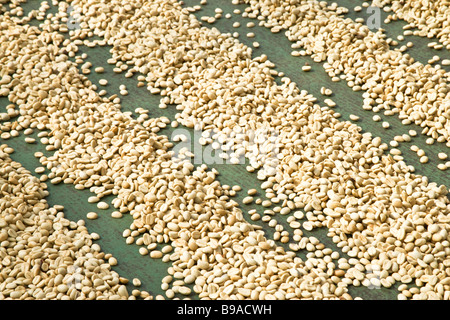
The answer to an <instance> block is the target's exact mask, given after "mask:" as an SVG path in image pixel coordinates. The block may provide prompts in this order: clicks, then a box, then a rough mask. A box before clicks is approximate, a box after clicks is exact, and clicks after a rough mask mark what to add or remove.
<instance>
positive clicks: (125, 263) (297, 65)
mask: <svg viewBox="0 0 450 320" xmlns="http://www.w3.org/2000/svg"><path fill="white" fill-rule="evenodd" d="M337 2H338V4H339V5H341V6H344V7H347V8H349V13H348V14H346V15H345V16H346V17H349V18H352V19H356V18H357V17H367V15H366V13H365V10H362V11H361V12H358V13H356V12H354V11H353V7H354V6H355V5H357V4H358V3H356V2H355V1H349V0H345V1H337ZM330 3H331V1H330ZM38 4H39V2H38V1H30V2H28V3H26V4H24V5H23V7H24V9H25V12H28V10H30V9H33V8H37V7H38ZM196 4H199V0H195V1H193V0H187V1H185V5H186V6H193V5H196ZM218 7H220V8H221V9H223V17H222V18H221V19H218V20H217V21H216V22H215V23H214V24H209V23H206V22H203V25H204V26H206V27H209V28H212V27H215V28H217V29H219V30H220V31H221V32H224V33H233V32H235V31H237V32H239V34H240V36H239V40H240V41H241V42H242V43H244V44H246V45H248V46H250V47H252V43H253V42H254V41H257V42H259V43H260V47H259V48H254V49H253V55H254V56H255V57H256V56H259V55H261V54H266V55H267V56H268V58H269V60H270V61H272V62H273V63H274V64H275V65H276V67H275V69H276V70H277V71H282V72H284V74H285V76H286V77H289V78H290V79H291V80H292V81H294V82H295V83H297V85H298V87H299V88H300V89H304V90H307V91H308V92H309V93H311V94H312V95H314V96H315V97H316V98H317V103H318V104H320V105H323V106H324V105H325V104H324V102H323V100H324V99H325V98H327V97H325V96H323V95H321V94H320V88H321V87H326V88H330V89H332V90H333V95H332V96H331V97H330V98H331V99H332V100H334V101H335V102H336V103H337V106H336V107H335V110H336V112H339V113H341V115H342V117H341V120H343V121H344V120H349V115H351V114H355V115H358V116H359V117H360V120H359V121H358V122H357V124H358V125H359V126H360V127H361V132H371V133H372V134H373V135H374V136H379V137H381V138H382V141H383V142H385V143H388V142H389V141H391V140H393V138H394V136H396V135H401V134H405V133H408V130H411V129H415V130H416V131H417V132H418V133H419V134H418V135H417V136H416V137H412V140H411V141H410V142H402V143H400V146H399V147H398V149H400V150H401V151H402V153H403V156H404V158H405V162H406V163H407V164H409V165H413V166H414V167H415V168H416V173H417V174H421V175H425V176H427V177H428V178H429V180H430V181H432V182H436V183H437V184H438V185H441V184H444V185H446V186H447V187H449V186H450V183H449V182H450V179H449V172H450V171H448V170H447V171H440V170H439V169H438V168H437V164H438V163H440V162H442V161H440V160H439V159H438V157H437V154H438V153H439V152H445V153H449V150H448V148H447V147H446V146H445V144H443V143H434V144H433V145H427V144H426V143H425V140H426V138H427V137H426V136H424V135H421V134H420V132H421V128H420V127H419V126H416V125H413V124H412V125H407V126H405V125H402V124H401V121H400V120H399V118H398V117H397V116H396V115H394V116H385V115H383V114H382V113H379V115H380V116H381V118H382V119H383V121H388V122H389V123H390V125H391V126H390V128H389V129H383V128H382V126H381V122H374V121H373V120H372V116H373V115H374V114H375V113H374V112H373V111H366V110H363V109H362V105H363V98H362V93H363V91H360V92H354V91H353V90H352V89H351V88H350V87H349V86H347V83H346V81H340V82H332V81H331V79H330V77H329V76H328V75H327V74H326V72H325V70H324V68H323V66H322V65H321V63H316V62H314V61H313V60H312V59H311V57H309V56H304V57H302V56H300V57H294V56H292V55H291V51H292V49H291V44H292V43H291V42H290V41H289V40H288V39H287V38H286V36H285V35H284V32H280V33H278V34H273V33H271V32H270V30H269V29H267V28H264V27H261V26H259V25H258V22H259V21H258V20H256V19H249V18H243V17H242V16H241V15H237V14H234V13H233V10H234V9H236V8H239V9H241V10H243V9H245V7H246V5H233V4H231V1H224V0H209V1H208V4H207V5H204V6H202V10H200V11H198V12H195V15H196V16H197V18H198V19H200V17H201V16H204V15H206V16H214V9H215V8H218ZM52 9H53V8H52ZM53 10H54V9H53ZM50 12H52V11H51V10H50ZM226 13H231V15H232V17H231V18H230V19H226V18H225V17H224V16H225V14H226ZM381 13H382V19H381V26H382V28H383V29H385V33H386V35H387V36H388V37H392V38H394V39H396V37H397V36H398V35H400V34H402V33H403V30H402V27H403V26H404V25H405V24H406V23H405V22H403V21H394V22H391V23H389V24H386V23H383V20H384V18H385V17H386V16H387V13H385V12H383V11H382V12H381ZM236 21H238V22H240V24H241V26H240V27H239V28H234V27H233V26H232V24H233V22H236ZM250 21H253V22H255V24H256V26H255V27H253V28H247V26H246V24H247V22H250ZM39 23H40V22H39V21H33V22H32V24H33V25H37V26H38V25H39ZM248 32H253V33H254V34H255V37H254V38H248V37H247V36H246V34H247V33H248ZM408 41H411V42H413V43H414V46H413V47H412V48H410V49H408V51H407V52H408V53H409V54H410V55H411V56H412V57H413V58H414V59H416V60H418V61H420V62H422V63H424V64H426V63H427V61H428V60H429V59H431V58H432V57H433V56H434V55H439V56H440V57H441V59H449V58H450V53H449V52H448V51H447V50H445V49H444V50H440V51H437V50H434V49H430V48H428V46H427V43H429V42H431V41H436V39H428V38H420V37H417V36H405V40H404V41H399V45H398V46H396V47H400V46H401V45H404V44H406V43H407V42H408ZM109 49H110V47H108V46H105V47H95V48H88V47H84V46H81V47H80V50H79V52H78V54H79V55H81V53H86V54H87V55H88V57H87V59H86V61H90V62H91V63H92V64H93V67H92V70H93V68H95V67H98V66H103V67H104V68H105V73H104V74H96V73H95V72H92V73H91V74H89V75H88V78H89V79H90V80H91V81H92V82H93V83H95V84H97V85H98V81H99V79H101V78H106V79H108V82H109V84H108V85H107V86H106V87H102V86H100V85H98V87H99V90H100V89H103V88H105V89H106V90H107V91H108V95H112V94H115V93H117V94H119V86H120V85H121V84H125V85H126V86H127V90H128V91H129V95H127V96H121V95H119V96H120V97H121V104H122V110H123V111H130V112H132V113H133V114H135V113H134V110H135V109H136V108H138V107H142V108H144V109H148V110H149V115H150V117H160V116H166V117H168V118H169V119H171V120H174V119H175V114H176V113H177V112H178V111H177V110H176V109H175V107H174V106H169V107H168V108H167V109H160V108H159V107H158V105H159V102H160V99H161V96H159V95H153V94H151V93H150V92H149V91H147V89H146V88H145V86H144V87H141V88H138V87H137V80H136V76H134V77H132V78H126V77H125V76H124V74H116V73H114V72H113V70H112V69H113V67H114V66H112V65H109V64H107V62H106V61H107V59H108V58H110V57H111V54H110V52H109ZM305 62H307V63H309V64H310V65H311V66H312V70H311V71H310V72H303V71H301V66H303V65H304V64H305ZM443 68H447V71H449V69H450V67H443ZM80 72H81V71H80ZM8 104H9V101H8V100H7V99H6V98H0V110H2V111H3V110H4V109H5V107H6V105H8ZM13 120H14V119H13ZM349 121H350V120H349ZM172 130H173V128H170V127H168V128H165V129H164V130H162V131H161V132H160V134H165V135H167V136H169V138H170V136H171V132H172ZM187 130H189V131H190V132H193V131H192V130H190V129H187ZM32 136H34V137H36V134H33V135H32ZM37 141H38V142H37V143H35V144H27V143H25V141H24V135H23V134H20V135H19V136H18V137H15V138H10V139H8V140H1V141H0V142H1V143H2V144H7V145H9V146H10V147H12V148H14V150H15V152H14V153H13V154H12V155H11V157H12V159H13V160H15V161H18V162H20V163H21V164H22V165H23V166H24V167H25V168H27V169H28V170H29V171H31V172H32V173H33V174H35V173H34V169H35V168H36V167H38V166H40V163H39V161H38V160H37V158H35V157H34V153H35V152H37V151H41V152H43V153H44V154H45V155H47V156H49V155H51V153H49V152H47V151H46V150H45V146H44V145H43V144H41V143H40V142H39V139H37ZM412 144H415V145H417V146H419V147H420V148H422V149H424V150H425V151H426V153H427V155H428V157H429V159H430V161H429V163H427V164H421V163H420V162H419V157H418V156H417V155H416V154H415V153H414V152H412V151H411V150H410V146H411V145H412ZM208 167H209V168H213V167H214V168H216V169H217V170H218V171H219V173H220V175H219V177H218V180H219V181H220V182H221V183H222V184H228V185H230V186H232V185H240V186H241V187H242V191H239V192H238V193H237V195H236V197H234V199H235V200H236V201H238V202H239V203H240V204H241V208H242V210H243V212H244V216H245V217H246V218H249V217H248V216H249V215H248V214H246V212H247V211H248V210H250V209H256V210H257V211H258V212H259V213H261V214H262V212H263V211H264V209H265V208H263V207H262V206H260V205H256V204H250V205H243V204H242V199H243V198H244V197H245V196H246V195H247V190H248V189H251V188H255V189H257V190H258V195H257V196H256V197H261V198H262V199H264V193H263V192H262V190H261V188H260V184H261V181H260V180H258V179H257V178H256V173H249V172H247V170H246V169H245V165H241V164H239V165H231V164H217V165H208ZM46 173H47V174H48V172H46ZM35 175H36V176H39V175H37V174H35ZM47 185H48V190H49V192H50V195H49V196H48V197H47V201H48V202H49V204H50V205H51V206H53V205H57V204H58V205H63V206H64V207H65V209H64V212H65V215H66V217H67V218H68V219H70V220H74V221H77V220H80V219H84V220H85V221H86V226H87V228H88V230H89V231H90V232H95V233H98V234H99V235H100V239H99V240H96V241H95V242H96V243H98V244H99V245H100V246H101V248H102V250H103V251H104V252H106V253H111V254H112V255H113V256H114V257H116V258H117V260H118V265H117V266H114V267H113V270H115V271H116V272H118V273H119V274H120V275H121V276H122V277H126V278H128V279H130V280H131V279H133V278H139V279H140V280H141V281H142V285H141V287H139V288H135V287H134V286H133V285H132V284H131V281H130V283H129V284H128V285H127V288H128V290H129V292H130V293H131V291H132V290H133V289H139V290H146V291H148V292H150V293H151V294H153V295H157V294H162V295H164V291H163V290H162V289H161V279H162V278H163V277H164V276H165V275H167V268H168V267H169V266H170V263H164V262H162V261H161V260H159V259H158V260H157V259H152V258H150V257H149V256H141V255H140V254H139V252H138V249H139V247H138V246H137V245H136V244H131V245H127V244H126V243H125V238H123V237H122V232H123V230H125V229H127V228H128V227H129V226H130V224H131V222H132V217H131V216H130V215H124V217H123V218H121V219H114V218H112V217H111V212H112V211H114V210H115V209H114V208H113V207H112V206H111V207H110V209H108V210H99V209H97V207H96V204H91V203H88V201H87V199H88V197H89V196H92V195H93V193H91V192H89V190H82V191H80V190H76V189H75V188H74V186H73V185H65V184H58V185H52V184H51V183H49V182H48V183H47ZM103 200H104V201H107V202H109V203H110V200H112V197H107V198H104V199H103ZM90 211H95V212H98V214H99V218H98V219H96V220H88V219H86V214H87V213H88V212H90ZM274 218H275V219H277V220H278V221H279V222H280V223H281V224H283V226H284V227H285V230H290V229H289V226H288V224H287V223H286V220H285V218H286V217H283V216H280V215H278V216H274ZM248 220H249V221H250V222H252V223H255V224H258V225H261V226H262V227H263V229H264V230H265V232H266V235H267V237H268V238H271V237H272V236H273V232H274V230H273V228H270V227H269V226H268V225H267V224H266V223H264V222H261V221H258V222H253V221H251V220H250V219H248ZM303 231H304V234H305V235H306V236H315V237H317V238H318V239H320V240H321V241H322V242H323V243H324V244H325V245H326V246H327V247H330V248H332V249H333V250H337V251H339V252H340V253H341V256H344V257H346V255H345V254H343V253H342V252H341V251H340V249H339V248H337V247H336V245H335V244H334V243H333V242H332V241H331V239H330V238H329V237H328V236H327V230H326V228H319V229H314V230H313V231H311V232H308V231H306V230H303ZM279 244H280V245H283V244H281V243H279ZM283 246H284V247H285V248H287V246H286V245H283ZM298 256H300V257H302V258H303V257H305V256H306V250H304V251H299V252H298ZM398 285H399V283H396V284H395V285H394V286H393V287H391V288H390V289H386V288H379V289H369V288H367V287H363V286H361V287H354V286H350V287H349V293H350V294H351V295H352V296H353V297H356V296H358V297H361V298H363V299H368V300H374V299H376V300H392V299H396V298H397V294H398V290H397V287H398ZM176 296H177V295H176ZM178 297H180V298H181V296H178ZM190 298H191V299H198V297H197V296H196V295H195V294H192V295H191V296H190Z"/></svg>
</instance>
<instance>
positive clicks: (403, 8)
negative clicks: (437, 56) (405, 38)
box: [375, 0, 450, 65]
mask: <svg viewBox="0 0 450 320" xmlns="http://www.w3.org/2000/svg"><path fill="white" fill-rule="evenodd" d="M375 5H377V6H379V7H383V8H389V12H393V13H392V14H390V15H389V16H388V17H387V21H386V22H387V23H389V22H390V21H392V20H397V19H401V20H404V21H406V22H407V23H408V24H407V25H406V26H405V27H404V29H405V31H404V34H405V35H417V36H420V37H427V38H436V39H437V40H438V41H437V42H434V41H433V42H430V43H429V47H432V48H434V49H436V50H440V49H442V48H446V49H450V25H449V23H448V17H449V15H450V7H449V3H448V1H446V0H433V1H429V0H424V1H413V0H407V1H403V2H402V3H401V2H399V1H392V0H381V1H378V3H375ZM414 28H417V30H410V29H414ZM442 62H443V63H442V64H443V65H449V64H450V60H448V59H447V61H446V62H444V60H443V61H442Z"/></svg>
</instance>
